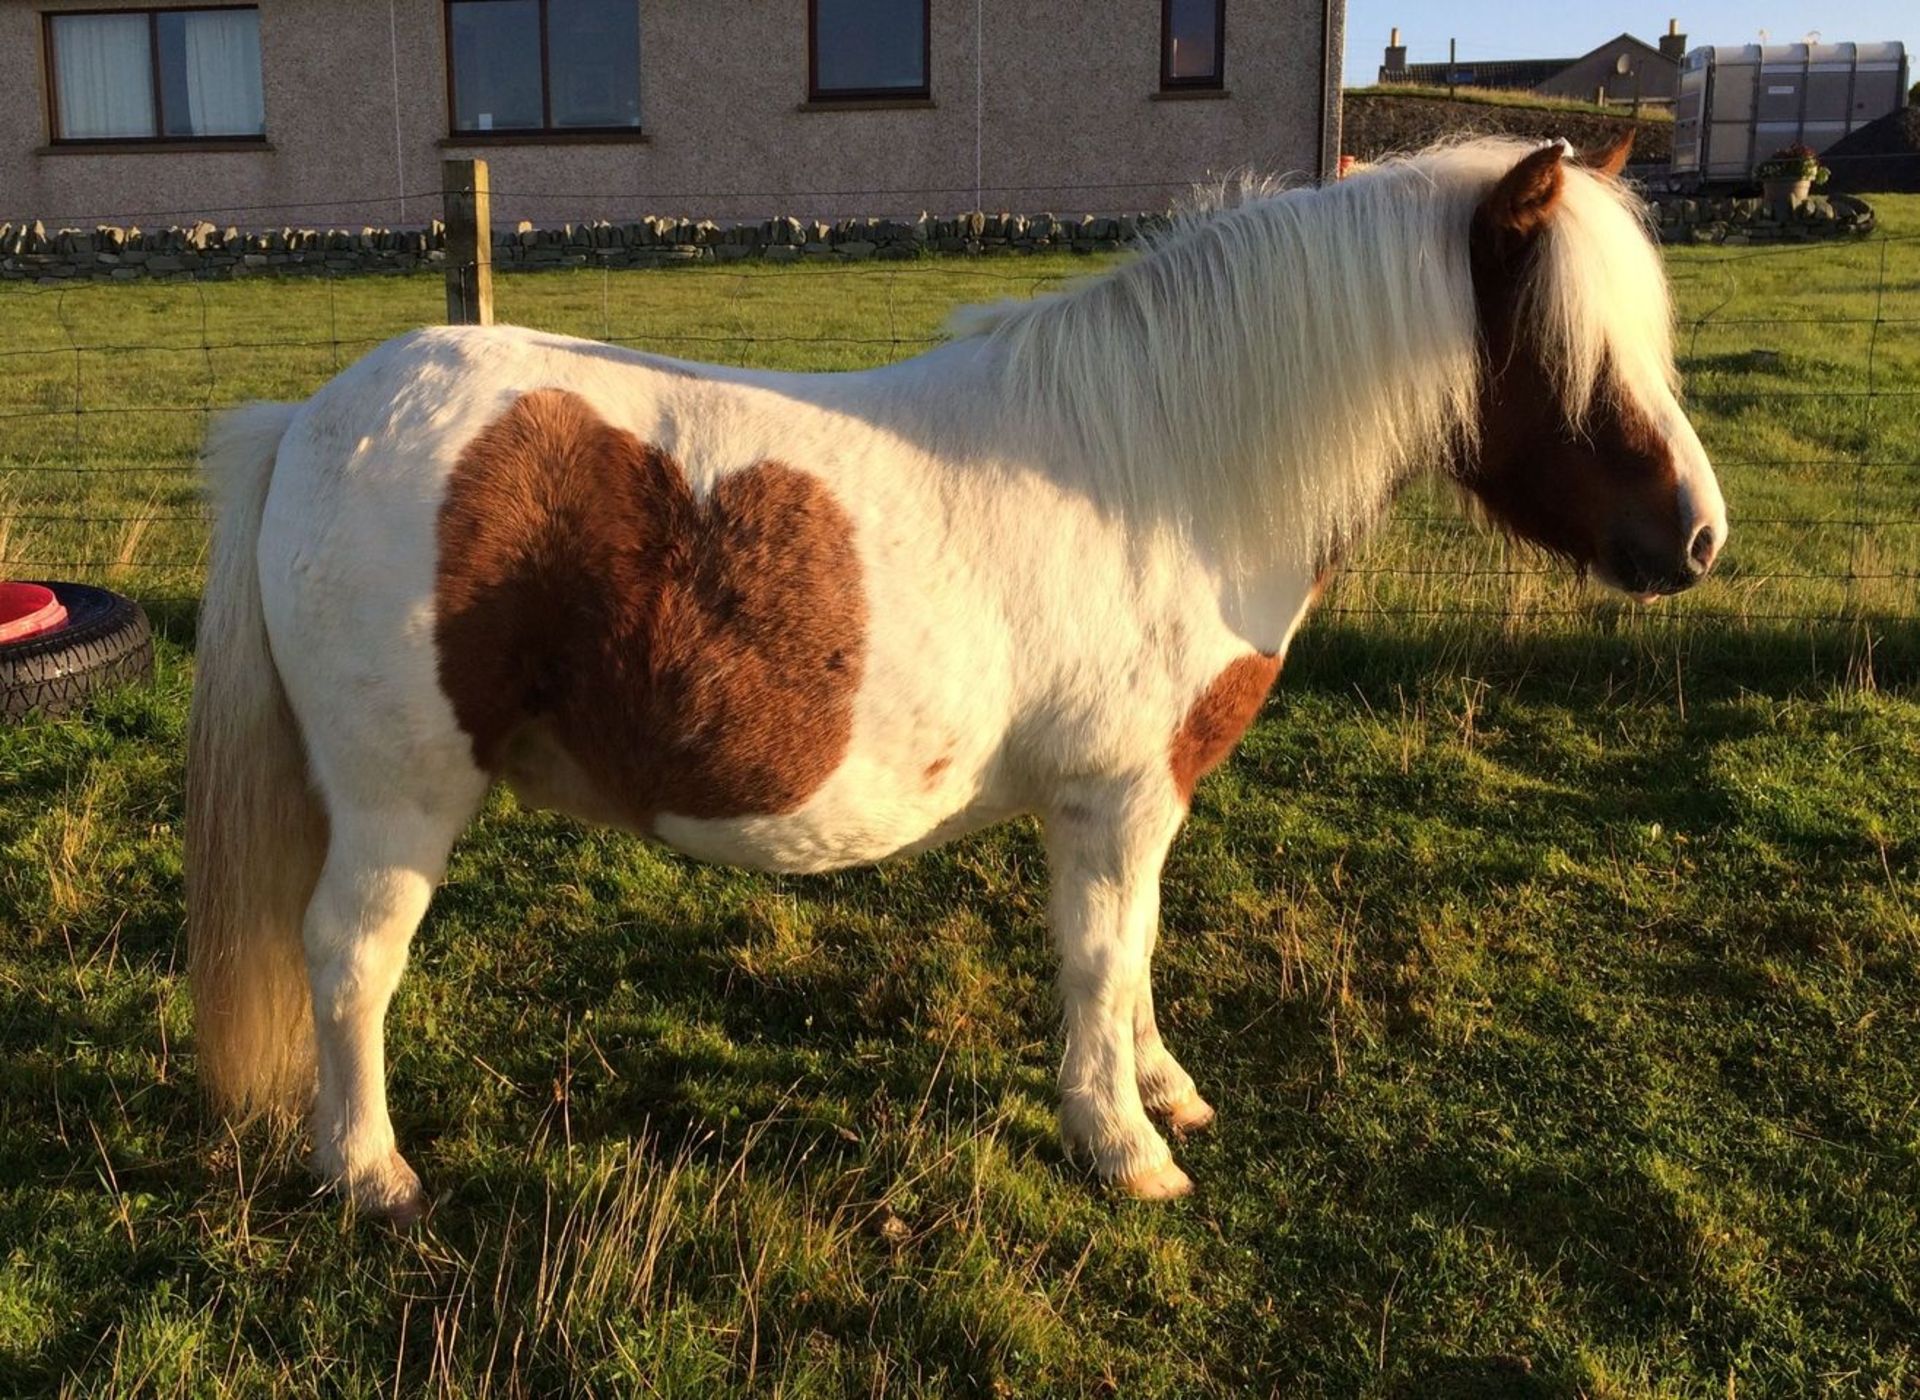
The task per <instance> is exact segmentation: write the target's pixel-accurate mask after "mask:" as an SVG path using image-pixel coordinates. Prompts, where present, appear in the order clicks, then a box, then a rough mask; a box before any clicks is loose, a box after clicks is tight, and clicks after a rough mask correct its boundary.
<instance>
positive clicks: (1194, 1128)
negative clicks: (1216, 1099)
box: [1160, 1094, 1213, 1138]
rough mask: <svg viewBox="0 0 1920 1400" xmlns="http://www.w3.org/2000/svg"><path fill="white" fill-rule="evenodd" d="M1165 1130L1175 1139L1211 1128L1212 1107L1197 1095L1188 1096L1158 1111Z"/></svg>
mask: <svg viewBox="0 0 1920 1400" xmlns="http://www.w3.org/2000/svg"><path fill="white" fill-rule="evenodd" d="M1160 1112H1161V1114H1162V1115H1163V1116H1164V1117H1165V1118H1166V1120H1167V1128H1168V1130H1169V1131H1170V1132H1172V1134H1173V1135H1174V1136H1175V1137H1182V1138H1183V1137H1191V1136H1192V1135H1193V1134H1194V1133H1204V1132H1205V1131H1206V1130H1207V1129H1208V1128H1211V1127H1212V1126H1213V1105H1212V1104H1210V1103H1208V1102H1207V1101H1206V1100H1205V1099H1203V1098H1201V1097H1200V1096H1199V1095H1198V1094H1189V1095H1188V1096H1187V1097H1186V1098H1184V1099H1182V1100H1181V1101H1180V1102H1179V1103H1177V1104H1172V1105H1170V1106H1169V1107H1167V1108H1163V1109H1161V1110H1160Z"/></svg>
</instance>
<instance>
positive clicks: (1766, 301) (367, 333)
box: [0, 191, 1920, 628]
mask: <svg viewBox="0 0 1920 1400" xmlns="http://www.w3.org/2000/svg"><path fill="white" fill-rule="evenodd" d="M531 193H538V192H531ZM1090 193H1091V192H1090ZM423 197H424V196H423ZM513 197H514V192H512V191H505V192H502V191H495V192H494V199H495V200H496V202H497V203H505V202H508V201H510V200H511V199H512V198H513ZM552 197H553V198H554V199H555V200H564V199H567V198H570V197H568V196H561V195H555V196H552ZM582 202H584V200H583V201H582ZM1104 261H1105V259H1103V258H1100V257H1095V258H1092V259H1088V258H1083V257H1077V256H1074V255H1071V254H1066V253H1046V254H1040V255H1024V254H1023V255H1006V256H1000V257H982V258H965V259H963V258H951V257H943V256H929V257H925V258H922V259H918V260H914V261H902V262H889V263H847V264H842V263H833V264H821V265H814V264H810V263H806V262H801V263H795V264H787V265H769V264H763V263H758V262H743V263H735V264H726V265H713V264H708V263H697V264H692V265H689V266H686V267H681V268H673V269H670V270H666V269H663V270H646V271H637V270H614V269H607V268H597V269H596V268H578V269H571V270H558V271H554V270H543V271H537V272H514V271H505V270H502V271H500V272H499V273H498V275H497V278H496V283H495V290H496V306H497V315H498V319H500V320H501V321H505V322H513V323H517V324H522V325H527V326H533V327H538V328H541V329H545V330H551V331H556V332H561V333H566V334H572V335H580V336H586V337H590V338H594V339H599V340H603V341H608V342H611V343H614V344H619V345H625V346H633V347H636V348H641V349H646V350H651V351H656V352H659V353H663V354H667V355H673V356H677V357H680V358H686V359H696V360H704V361H710V362H715V363H720V364H727V365H739V366H751V367H759V368H778V369H788V370H798V371H828V370H842V369H857V368H866V367H871V366H875V365H880V364H885V363H889V362H891V361H894V360H897V359H900V358H903V357H906V356H910V355H913V354H917V353H920V352H921V351H923V350H925V349H927V348H928V347H929V346H931V345H934V344H936V343H938V342H939V341H940V339H941V338H942V326H943V325H944V323H945V321H946V319H947V317H948V316H949V315H950V313H951V312H952V310H953V309H954V308H955V307H956V306H958V305H961V304H964V303H968V302H977V301H983V300H993V299H997V298H1001V297H1007V296H1029V295H1037V294H1043V293H1045V292H1048V291H1050V290H1054V289H1056V288H1058V287H1059V286H1061V285H1062V284H1063V283H1064V282H1065V281H1067V280H1068V279H1070V278H1072V277H1075V276H1078V275H1083V274H1085V273H1087V272H1090V271H1093V270H1096V269H1097V267H1098V266H1101V265H1103V264H1104ZM1668 265H1669V270H1670V274H1671V276H1672V279H1673V282H1674V287H1675V292H1676V298H1677V302H1678V306H1679V311H1680V320H1679V327H1680V329H1679V338H1678V349H1679V353H1680V358H1681V367H1682V371H1683V374H1684V376H1685V379H1686V384H1687V391H1686V396H1687V407H1688V411H1689V413H1690V414H1691V415H1692V417H1693V419H1694V421H1695V424H1696V426H1697V427H1698V429H1699V431H1700V434H1701V437H1702V440H1703V441H1704V443H1705V444H1706V446H1707V448H1708V450H1709V453H1710V454H1711V455H1712V456H1713V458H1714V460H1715V465H1716V469H1717V470H1718V471H1719V473H1720V475H1721V480H1722V484H1723V486H1724V488H1725V491H1726V494H1727V497H1728V501H1729V507H1730V512H1731V516H1732V519H1733V525H1734V533H1733V540H1732V543H1731V545H1730V547H1729V550H1728V552H1727V554H1726V555H1725V556H1724V562H1723V564H1722V566H1721V568H1720V570H1719V571H1718V572H1717V573H1716V576H1715V580H1714V582H1713V584H1712V586H1710V587H1706V588H1702V589H1699V590H1696V591H1695V592H1694V593H1692V594H1689V595H1687V596H1686V597H1684V598H1680V599H1676V600H1671V604H1670V605H1669V606H1667V607H1665V608H1664V609H1663V610H1661V611H1660V612H1659V613H1658V615H1657V622H1658V623H1659V624H1660V625H1666V624H1669V623H1672V622H1673V621H1675V620H1685V621H1689V622H1704V623H1711V624H1724V623H1739V622H1796V623H1806V624H1810V625H1815V626H1822V627H1850V626H1858V625H1861V624H1867V625H1876V624H1888V623H1898V624H1901V625H1906V626H1911V625H1912V624H1914V623H1915V622H1916V621H1917V620H1920V236H1916V235H1914V234H1911V233H1906V232H1902V231H1900V230H1899V229H1898V228H1897V227H1896V228H1894V229H1891V230H1890V229H1888V227H1887V221H1886V220H1883V221H1882V231H1881V232H1879V233H1877V234H1876V236H1874V237H1873V238H1871V239H1869V240H1865V241H1858V242H1809V243H1795V244H1789V245H1785V246H1778V247H1769V248H1766V249H1751V250H1736V249H1728V248H1694V247H1681V248H1675V249H1671V250H1670V251H1669V256H1668ZM444 315H445V301H444V293H443V286H442V280H441V277H440V276H439V275H438V274H437V273H420V274H413V275H404V276H389V277H374V276H340V275H333V274H330V273H323V274H321V275H317V276H311V277H301V278H287V279H276V278H256V279H252V280H248V281H236V282H204V281H178V282H128V283H116V284H106V285H98V284H81V285H68V286H55V287H49V286H35V285H22V284H13V285H8V286H6V287H4V288H0V574H5V575H7V576H11V577H16V578H41V577H61V578H71V579H77V580H82V581H90V582H102V583H106V584H108V585H110V586H114V587H118V588H120V589H122V590H123V591H126V592H130V593H132V594H134V595H135V596H137V597H140V598H142V599H143V600H147V601H168V602H184V601H190V600H192V599H193V598H194V597H195V596H196V595H197V591H198V588H199V584H200V580H201V575H202V571H203V568H204V564H205V555H206V543H207V529H206V520H205V517H204V514H203V511H202V509H201V506H200V503H199V498H198V494H197V488H196V482H195V479H194V471H193V464H194V459H195V455H196V453H197V450H198V446H199V442H200V440H201V438H202V436H203V434H204V432H205V428H206V425H207V420H208V419H209V418H210V417H211V416H212V415H213V414H215V413H217V412H219V411H220V410H222V409H224V408H227V407H229V406H232V405H234V404H238V403H242V402H245V401H248V400H251V399H258V398H277V399H298V398H303V397H305V396H307V395H309V394H311V393H312V392H313V391H314V390H315V389H317V388H318V387H319V386H320V385H321V384H323V383H324V382H325V381H326V380H327V379H328V378H330V377H331V376H332V375H333V374H335V373H337V372H338V371H339V370H341V369H342V368H344V367H345V366H346V365H347V364H349V363H350V362H351V361H352V360H354V359H355V358H357V357H358V356H359V355H360V354H362V353H364V352H365V351H366V350H368V349H370V348H371V347H373V346H374V345H376V344H378V343H380V342H381V341H383V340H386V339H388V338H389V337H391V336H393V335H395V334H398V333H400V332H403V331H405V330H408V329H411V328H413V327H416V326H419V325H423V324H433V323H437V322H439V321H441V320H442V319H443V318H444ZM1325 607H1326V610H1327V611H1328V612H1330V613H1331V614H1333V615H1335V616H1356V615H1364V616H1376V617H1390V616H1399V617H1412V618H1419V617H1426V618H1453V619H1483V620H1485V622H1486V623H1487V625H1489V626H1493V627H1506V628H1516V627H1530V626H1555V625H1559V626H1573V627H1584V626H1606V627H1619V626H1622V625H1633V626H1640V625H1648V624H1645V623H1643V622H1642V621H1640V620H1638V619H1639V615H1638V614H1631V615H1630V614H1629V613H1627V612H1626V611H1624V610H1623V609H1622V607H1621V605H1619V604H1618V603H1616V602H1614V601H1612V600H1611V599H1609V598H1608V597H1606V596H1605V595H1603V594H1602V593H1601V592H1600V590H1598V589H1597V588H1593V587H1590V586H1586V585H1583V584H1581V583H1580V582H1579V581H1578V580H1575V579H1572V578H1570V577H1569V576H1568V575H1567V574H1566V572H1565V571H1564V570H1563V569H1560V568H1558V567H1556V566H1554V565H1553V564H1551V563H1549V562H1548V561H1544V560H1542V559H1540V558H1538V557H1537V556H1536V555H1534V554H1532V553H1530V552H1529V551H1528V550H1526V549H1524V548H1523V547H1520V546H1517V545H1515V544H1513V543H1512V542H1510V541H1508V540H1506V539H1504V538H1502V537H1501V536H1499V535H1498V534H1496V533H1494V532H1491V531H1489V530H1486V529H1485V528H1483V527H1482V526H1481V525H1480V524H1478V523H1477V522H1476V521H1474V520H1473V519H1472V518H1471V512H1470V511H1469V510H1467V509H1466V508H1465V506H1464V505H1463V504H1462V503H1461V502H1460V501H1459V499H1458V498H1457V493H1455V492H1454V491H1453V490H1452V489H1451V488H1450V487H1448V486H1447V485H1446V484H1445V483H1442V482H1435V481H1429V482H1422V483H1417V484H1415V485H1414V486H1413V487H1411V488H1410V489H1409V490H1408V491H1407V492H1406V493H1405V494H1404V495H1403V497H1402V499H1401V501H1400V502H1399V505H1398V507H1397V509H1396V511H1395V514H1394V517H1393V519H1392V520H1391V522H1390V523H1389V525H1388V526H1387V528H1385V529H1384V530H1382V531H1381V532H1380V533H1379V534H1378V536H1377V537H1376V538H1375V539H1374V540H1373V541H1372V543H1371V544H1370V545H1369V547H1368V548H1367V549H1365V550H1364V551H1363V552H1361V553H1360V554H1359V555H1358V556H1356V557H1355V558H1353V559H1351V560H1350V561H1348V564H1347V566H1346V567H1345V569H1344V570H1343V573H1342V577H1341V580H1340V583H1339V584H1338V586H1337V588H1336V589H1335V591H1334V592H1333V594H1332V595H1331V596H1330V597H1329V599H1328V600H1327V603H1326V605H1325ZM1629 617H1631V618H1632V619H1633V620H1631V621H1626V620H1623V619H1627V618H1629Z"/></svg>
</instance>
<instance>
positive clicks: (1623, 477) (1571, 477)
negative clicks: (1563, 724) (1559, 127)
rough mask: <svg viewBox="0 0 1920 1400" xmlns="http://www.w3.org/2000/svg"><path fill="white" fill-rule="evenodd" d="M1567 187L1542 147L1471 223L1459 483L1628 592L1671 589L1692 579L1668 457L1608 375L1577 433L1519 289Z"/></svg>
mask: <svg viewBox="0 0 1920 1400" xmlns="http://www.w3.org/2000/svg"><path fill="white" fill-rule="evenodd" d="M1607 158H1608V159H1611V155H1609V156H1608V157H1607ZM1567 178H1568V176H1567V175H1566V173H1565V171H1564V170H1563V169H1562V162H1561V153H1560V150H1559V148H1558V147H1557V146H1550V147H1546V148H1543V149H1542V150H1539V151H1536V152H1534V153H1532V154H1531V155H1529V156H1527V157H1525V158H1524V159H1523V160H1521V161H1520V162H1519V164H1518V165H1516V166H1515V167H1514V168H1513V170H1512V171H1510V172H1509V173H1508V174H1507V175H1506V176H1505V177H1503V178H1502V179H1501V180H1500V182H1499V183H1498V184H1497V185H1496V186H1495V187H1494V189H1493V191H1492V193H1490V194H1489V195H1488V196H1487V197H1486V199H1485V200H1483V201H1482V203H1481V205H1480V207H1479V209H1478V210H1477V211H1476V213H1475V215H1474V220H1473V226H1472V230H1471V233H1470V236H1469V240H1468V247H1469V254H1470V258H1471V262H1472V267H1473V286H1474V299H1475V303H1476V306H1477V309H1478V311H1479V317H1480V331H1481V351H1482V374H1481V385H1480V407H1479V416H1480V434H1479V444H1478V448H1477V450H1476V451H1475V452H1474V453H1473V454H1471V456H1470V457H1468V458H1467V459H1465V460H1463V461H1461V462H1460V463H1459V464H1458V475H1459V478H1460V480H1461V483H1462V484H1463V485H1465V486H1466V487H1467V488H1468V489H1469V490H1470V491H1472V492H1473V494H1474V495H1475V496H1476V497H1477V498H1478V499H1479V501H1480V503H1481V505H1482V506H1484V507H1485V508H1486V510H1487V513H1488V514H1489V515H1490V516H1491V517H1492V518H1493V519H1494V521H1495V522H1497V523H1498V524H1500V525H1501V526H1503V527H1504V528H1506V529H1508V530H1510V531H1512V532H1513V533H1514V534H1516V535H1518V536H1520V537H1521V538H1523V539H1525V540H1528V541H1530V542H1532V543H1534V544H1536V545H1539V546H1541V547H1542V548H1544V549H1546V550H1548V551H1550V552H1551V553H1554V554H1558V555H1561V556H1562V557H1564V558H1566V559H1568V560H1570V561H1571V562H1572V563H1573V564H1575V565H1576V566H1577V567H1579V568H1580V569H1583V570H1586V569H1595V570H1598V571H1599V572H1600V573H1602V574H1603V575H1604V576H1605V577H1606V578H1607V579H1608V581H1609V582H1612V583H1614V584H1616V585H1618V586H1619V587H1622V588H1625V589H1626V590H1627V591H1629V592H1636V593H1638V592H1670V591H1674V590H1676V589H1678V588H1684V587H1686V586H1687V585H1689V584H1690V583H1692V582H1693V580H1694V576H1695V575H1694V572H1693V571H1692V570H1691V569H1690V567H1689V566H1688V563H1687V550H1688V541H1687V540H1686V538H1685V534H1686V531H1687V529H1688V527H1689V522H1688V521H1687V520H1685V519H1684V518H1683V517H1684V515H1685V512H1684V510H1683V508H1682V503H1681V492H1680V480H1679V472H1678V470H1677V469H1676V466H1675V463H1674V459H1673V452H1672V449H1671V447H1670V446H1669V445H1668V443H1667V441H1666V439H1665V438H1664V437H1663V436H1662V435H1661V434H1660V433H1659V432H1658V431H1657V430H1656V429H1655V428H1654V426H1653V424H1652V423H1651V422H1649V421H1648V419H1647V417H1646V415H1645V414H1644V413H1643V412H1642V411H1641V409H1640V408H1639V407H1638V406H1637V405H1636V404H1634V403H1632V402H1631V401H1630V400H1629V399H1628V396H1627V395H1626V393H1625V392H1624V391H1623V390H1622V388H1621V387H1620V386H1619V384H1618V383H1617V381H1616V380H1615V378H1614V376H1613V375H1612V374H1611V372H1609V373H1607V374H1606V376H1605V378H1604V380H1603V382H1602V384H1601V386H1600V387H1599V389H1598V391H1597V393H1596V397H1595V401H1594V403H1593V404H1592V405H1591V407H1590V408H1589V409H1588V412H1587V415H1586V418H1585V420H1584V421H1583V422H1581V423H1579V424H1577V425H1576V424H1574V423H1572V422H1570V421H1569V419H1568V415H1567V413H1566V410H1565V409H1564V407H1563V406H1562V403H1561V397H1560V394H1559V391H1558V389H1557V387H1556V385H1555V382H1554V374H1553V368H1552V367H1551V366H1549V365H1548V364H1546V363H1545V361H1544V359H1543V356H1542V354H1541V351H1540V349H1539V347H1538V345H1537V344H1536V343H1535V338H1534V337H1533V336H1532V335H1531V334H1530V333H1529V332H1528V330H1527V328H1526V327H1525V326H1523V325H1522V324H1521V308H1520V305H1519V301H1520V288H1521V285H1522V283H1523V281H1524V279H1525V277H1526V275H1527V273H1528V271H1529V270H1530V269H1531V267H1532V264H1533V259H1534V257H1535V256H1536V255H1537V252H1538V247H1539V236H1540V234H1541V233H1542V232H1543V231H1544V230H1545V228H1546V227H1547V224H1548V222H1549V221H1550V220H1551V218H1552V217H1553V212H1554V210H1555V208H1557V207H1558V204H1559V201H1560V198H1561V194H1562V191H1563V190H1564V188H1565V182H1566V180H1567Z"/></svg>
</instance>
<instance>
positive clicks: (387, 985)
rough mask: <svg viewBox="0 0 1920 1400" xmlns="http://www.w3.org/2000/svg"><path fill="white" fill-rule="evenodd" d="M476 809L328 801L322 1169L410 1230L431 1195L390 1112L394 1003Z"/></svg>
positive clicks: (314, 933)
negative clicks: (388, 1046)
mask: <svg viewBox="0 0 1920 1400" xmlns="http://www.w3.org/2000/svg"><path fill="white" fill-rule="evenodd" d="M477 801H478V798H477V797H476V798H475V803H477ZM473 805H474V804H461V805H459V806H458V807H457V809H456V808H454V807H443V808H440V809H438V810H435V809H431V808H424V807H420V806H412V805H394V806H381V807H374V806H356V805H351V804H343V803H339V802H330V803H329V812H328V817H329V821H330V824H331V831H330V835H329V839H328V845H327V859H326V865H325V866H324V868H323V869H322V870H321V873H320V883H319V885H318V887H317V888H316V889H315V890H314V893H313V899H312V901H311V902H310V903H309V904H308V905H307V915H306V923H305V928H304V935H305V941H306V953H307V974H308V978H309V980H310V982H311V984H312V989H313V1023H314V1034H315V1040H316V1044H317V1050H318V1061H319V1066H318V1067H319V1081H320V1082H319V1088H318V1093H317V1095H316V1096H315V1099H314V1107H313V1159H312V1165H313V1169H314V1171H315V1172H316V1173H317V1174H318V1175H319V1176H320V1177H321V1178H322V1179H323V1180H326V1181H329V1182H332V1183H334V1184H336V1185H338V1186H339V1187H340V1188H341V1189H343V1190H344V1191H345V1192H346V1193H347V1194H348V1195H349V1196H350V1197H351V1198H352V1200H353V1201H354V1203H355V1204H356V1205H358V1206H360V1207H361V1208H363V1209H366V1210H369V1211H373V1212H375V1213H377V1214H380V1215H385V1216H388V1217H390V1218H392V1219H393V1220H395V1221H397V1222H399V1223H402V1224H408V1223H411V1222H412V1221H413V1220H415V1219H417V1218H418V1217H419V1215H420V1213H421V1210H422V1209H423V1207H424V1198H423V1196H422V1194H421V1190H420V1179H419V1177H417V1176H416V1175H415V1174H414V1171H413V1168H411V1167H410V1166H408V1165H407V1162H406V1159H405V1158H404V1157H402V1156H401V1155H400V1151H399V1148H398V1147H397V1146H396V1144H395V1142H394V1135H393V1122H392V1120H391V1119H390V1118H389V1117H388V1116H387V1086H386V1054H385V1045H384V1022H385V1019H386V1013H387V1004H388V1002H390V1001H391V1000H392V999H393V992H394V988H395V987H396V986H398V985H399V982H400V974H401V972H402V970H403V969H404V968H405V966H406V961H407V945H408V943H409V942H410V941H411V940H412V938H413V932H414V929H415V928H416V927H417V926H418V925H419V923H420V919H421V916H422V915H423V914H425V913H426V909H427V902H428V900H429V899H430V898H431V897H432V894H433V889H434V886H435V885H436V884H438V883H439V881H440V877H441V875H442V874H443V873H444V872H445V869H446V862H447V855H448V852H449V851H450V850H451V849H452V846H453V841H454V838H455V837H456V836H457V835H458V834H459V831H460V829H461V827H463V826H464V825H465V824H466V821H467V819H468V818H469V817H470V816H471V815H472V812H473Z"/></svg>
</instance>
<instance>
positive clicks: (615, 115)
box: [547, 0, 640, 126]
mask: <svg viewBox="0 0 1920 1400" xmlns="http://www.w3.org/2000/svg"><path fill="white" fill-rule="evenodd" d="M547 88H548V92H549V96H550V100H551V102H552V104H553V124H554V125H555V126H638V125H640V0H549V3H548V8H547Z"/></svg>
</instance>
